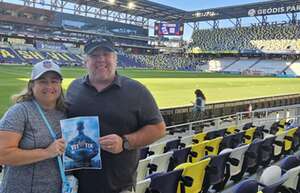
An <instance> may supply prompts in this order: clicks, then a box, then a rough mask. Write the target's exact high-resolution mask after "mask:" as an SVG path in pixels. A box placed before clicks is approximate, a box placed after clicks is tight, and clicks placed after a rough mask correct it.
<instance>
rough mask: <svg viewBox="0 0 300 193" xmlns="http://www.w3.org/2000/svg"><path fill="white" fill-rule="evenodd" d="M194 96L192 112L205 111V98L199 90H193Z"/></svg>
mask: <svg viewBox="0 0 300 193" xmlns="http://www.w3.org/2000/svg"><path fill="white" fill-rule="evenodd" d="M195 95H196V101H195V103H194V111H195V112H203V111H204V110H205V101H206V98H205V96H204V94H203V92H202V91H201V90H200V89H196V90H195Z"/></svg>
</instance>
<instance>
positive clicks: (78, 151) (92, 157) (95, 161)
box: [60, 116, 102, 171]
mask: <svg viewBox="0 0 300 193" xmlns="http://www.w3.org/2000/svg"><path fill="white" fill-rule="evenodd" d="M60 125H61V130H62V136H63V138H64V140H65V143H66V149H65V153H64V155H63V162H64V167H65V171H72V170H79V169H101V168H102V163H101V156H100V144H99V136H100V124H99V120H98V117H97V116H86V117H75V118H70V119H64V120H61V121H60Z"/></svg>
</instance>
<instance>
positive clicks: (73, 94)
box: [66, 75, 163, 193]
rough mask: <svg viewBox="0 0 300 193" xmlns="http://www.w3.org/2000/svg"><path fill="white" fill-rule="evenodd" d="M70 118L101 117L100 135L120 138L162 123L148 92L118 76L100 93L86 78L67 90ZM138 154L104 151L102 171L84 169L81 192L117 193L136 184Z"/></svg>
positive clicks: (129, 80)
mask: <svg viewBox="0 0 300 193" xmlns="http://www.w3.org/2000/svg"><path fill="white" fill-rule="evenodd" d="M66 98H67V103H68V105H69V108H68V116H69V117H76V116H98V117H99V122H100V135H101V136H105V135H108V134H118V135H120V136H122V135H124V134H129V133H132V132H135V131H137V130H139V129H140V128H142V127H143V126H145V125H148V124H157V123H160V122H162V121H163V119H162V116H161V113H160V111H159V109H158V107H157V104H156V102H155V100H154V98H153V96H152V95H151V93H150V92H149V90H148V89H147V88H146V87H145V86H143V85H142V84H141V83H139V82H137V81H135V80H132V79H130V78H127V77H124V76H120V75H116V78H115V79H114V81H113V83H112V84H111V85H110V86H108V87H107V88H105V89H104V90H102V91H101V92H98V91H97V90H96V88H94V87H93V86H92V85H91V84H90V82H89V79H88V76H85V77H83V78H81V79H77V80H74V81H73V82H72V83H71V85H70V86H69V88H68V90H67V95H66ZM138 158H139V155H138V151H137V150H131V151H123V152H121V153H120V154H111V153H109V152H106V151H101V159H102V169H101V170H81V171H79V172H77V173H76V174H75V175H76V176H77V177H78V178H79V193H114V192H120V191H121V190H124V189H127V188H130V187H131V186H132V185H134V184H135V178H136V168H137V165H138Z"/></svg>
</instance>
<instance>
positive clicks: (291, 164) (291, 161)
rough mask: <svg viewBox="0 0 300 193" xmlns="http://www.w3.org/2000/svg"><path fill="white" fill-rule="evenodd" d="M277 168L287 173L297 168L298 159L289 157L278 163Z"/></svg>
mask: <svg viewBox="0 0 300 193" xmlns="http://www.w3.org/2000/svg"><path fill="white" fill-rule="evenodd" d="M279 166H280V168H281V169H283V170H285V171H287V170H290V169H292V168H295V167H297V166H300V159H299V157H297V156H296V155H290V156H287V157H285V158H283V160H281V161H280V163H279Z"/></svg>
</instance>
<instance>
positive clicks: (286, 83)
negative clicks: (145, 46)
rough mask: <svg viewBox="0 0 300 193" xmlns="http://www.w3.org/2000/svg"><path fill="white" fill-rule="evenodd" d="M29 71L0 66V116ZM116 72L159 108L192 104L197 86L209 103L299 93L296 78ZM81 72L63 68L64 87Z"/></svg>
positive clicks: (140, 71)
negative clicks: (134, 81)
mask: <svg viewBox="0 0 300 193" xmlns="http://www.w3.org/2000/svg"><path fill="white" fill-rule="evenodd" d="M30 72H31V67H24V66H0V89H1V92H0V117H1V116H2V115H3V113H4V112H5V111H6V110H7V108H8V107H9V105H11V103H10V96H11V95H12V94H15V93H18V92H19V91H21V90H22V89H23V88H24V87H25V85H26V80H28V78H29V77H30ZM119 73H120V74H124V75H127V76H129V77H132V78H134V79H137V80H139V81H140V82H142V83H144V84H145V85H146V86H147V87H148V88H149V89H150V91H151V92H152V94H153V95H154V97H155V98H156V100H157V103H158V105H159V107H160V108H164V107H173V106H184V105H191V104H192V103H191V101H194V94H193V92H194V90H195V89H197V88H200V89H202V90H203V91H204V93H205V95H206V96H207V101H208V103H212V102H218V101H230V100H238V99H248V98H255V97H262V96H273V95H282V94H292V93H300V86H299V85H300V79H299V78H268V77H241V76H238V75H227V74H214V73H196V72H174V71H159V70H138V69H126V70H123V69H120V70H119ZM84 74H85V69H83V68H63V75H64V82H63V87H64V89H66V88H67V87H68V85H69V83H70V82H71V81H72V80H73V79H74V78H76V77H80V76H82V75H84Z"/></svg>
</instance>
